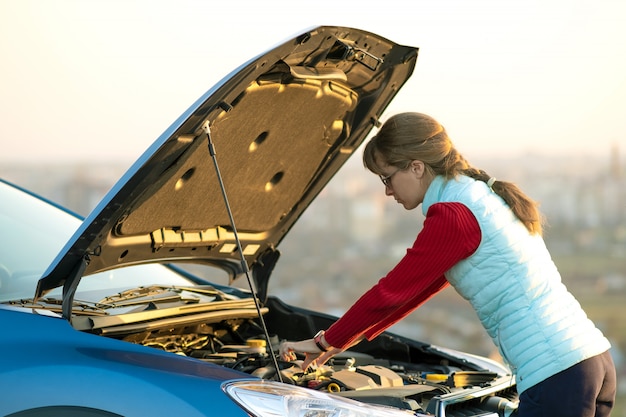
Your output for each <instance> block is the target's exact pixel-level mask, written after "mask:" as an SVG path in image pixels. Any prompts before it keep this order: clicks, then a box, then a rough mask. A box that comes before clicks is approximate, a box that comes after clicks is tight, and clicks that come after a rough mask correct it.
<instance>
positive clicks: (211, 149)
mask: <svg viewBox="0 0 626 417" xmlns="http://www.w3.org/2000/svg"><path fill="white" fill-rule="evenodd" d="M202 128H203V129H204V131H205V132H206V136H207V140H208V147H209V154H211V159H212V160H213V165H214V166H215V173H216V175H217V180H218V182H219V183H220V189H221V190H222V197H223V199H224V205H225V206H226V211H227V212H228V218H229V219H230V225H231V227H232V228H233V235H234V236H235V242H236V244H237V250H238V251H239V255H240V256H241V267H242V269H243V271H244V273H245V274H246V279H247V280H248V286H249V287H250V292H251V293H252V299H253V300H254V305H255V307H256V311H257V314H258V316H259V320H260V322H261V325H262V327H263V333H264V335H265V338H266V339H267V346H268V347H269V350H270V355H271V356H272V361H273V362H274V367H275V368H276V374H277V376H278V380H279V381H280V382H283V376H282V374H281V373H280V368H279V367H278V359H277V358H276V355H275V354H274V348H273V347H272V343H271V340H270V335H269V332H268V331H267V326H266V325H265V319H264V318H263V314H261V306H260V305H259V299H258V297H257V294H256V290H255V288H254V285H253V283H252V279H251V278H250V268H248V263H247V262H246V257H245V255H244V254H243V249H242V247H241V241H240V240H239V235H238V234H237V227H236V226H235V219H234V218H233V213H232V210H231V209H230V203H229V202H228V195H227V194H226V187H224V181H223V180H222V174H221V173H220V168H219V166H218V164H217V156H216V152H215V146H214V145H213V140H212V139H211V128H210V125H209V121H208V120H207V121H205V122H204V125H203V126H202Z"/></svg>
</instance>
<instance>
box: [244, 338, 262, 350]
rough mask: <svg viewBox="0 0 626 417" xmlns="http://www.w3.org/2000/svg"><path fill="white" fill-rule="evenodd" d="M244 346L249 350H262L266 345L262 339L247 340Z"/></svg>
mask: <svg viewBox="0 0 626 417" xmlns="http://www.w3.org/2000/svg"><path fill="white" fill-rule="evenodd" d="M246 345H248V347H251V348H264V347H265V346H266V345H267V343H266V342H265V340H263V339H248V340H246Z"/></svg>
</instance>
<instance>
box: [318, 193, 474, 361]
mask: <svg viewBox="0 0 626 417" xmlns="http://www.w3.org/2000/svg"><path fill="white" fill-rule="evenodd" d="M480 240H481V232H480V227H479V226H478V222H477V221H476V218H475V217H474V215H473V214H472V212H471V211H470V210H469V209H468V208H467V207H466V206H465V205H463V204H461V203H436V204H433V205H432V206H431V207H430V208H429V210H428V213H427V214H426V219H425V220H424V227H423V229H422V231H421V232H420V233H419V234H418V235H417V238H416V239H415V242H414V243H413V246H412V247H411V248H409V249H407V252H406V255H405V256H404V257H403V258H402V260H401V261H400V263H398V264H397V265H396V266H395V268H393V269H392V270H391V271H390V272H389V273H388V274H387V276H385V277H383V278H381V279H380V281H378V283H377V284H376V285H374V286H373V287H372V288H371V289H370V290H369V291H367V292H366V293H365V294H363V296H361V298H359V300H358V301H357V302H356V303H355V304H354V305H353V306H352V307H350V309H349V310H348V311H347V312H346V313H345V314H344V315H343V317H341V318H340V319H339V320H337V321H336V322H335V323H334V324H333V325H332V326H331V327H330V328H329V329H328V330H326V333H325V335H324V337H325V339H326V341H327V342H328V343H329V344H330V345H331V346H334V347H338V348H342V349H346V348H348V347H349V346H351V345H352V344H353V343H354V342H355V341H356V340H357V339H360V338H362V337H366V338H367V339H368V340H372V339H373V338H375V337H376V336H378V335H379V334H380V333H382V332H383V331H385V330H386V329H387V328H389V327H390V326H391V325H393V324H395V323H396V322H398V321H400V320H401V319H403V318H404V317H406V316H407V315H408V314H410V313H411V312H413V311H414V310H415V309H416V308H418V307H419V306H420V305H422V304H423V303H424V302H426V301H427V300H428V299H429V298H430V297H432V296H433V295H435V294H436V293H438V292H439V291H441V290H442V289H444V288H445V287H446V286H447V285H448V281H447V280H446V277H445V275H444V274H445V272H446V271H447V270H448V269H450V268H451V267H453V266H454V265H455V264H456V263H457V262H459V261H460V260H462V259H465V258H467V257H469V256H470V255H471V254H473V253H474V251H475V250H476V249H477V248H478V245H479V244H480Z"/></svg>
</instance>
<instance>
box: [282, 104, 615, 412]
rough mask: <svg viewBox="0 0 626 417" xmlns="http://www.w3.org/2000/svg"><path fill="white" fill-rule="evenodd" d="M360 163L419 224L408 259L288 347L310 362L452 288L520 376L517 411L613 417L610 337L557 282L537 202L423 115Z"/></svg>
mask: <svg viewBox="0 0 626 417" xmlns="http://www.w3.org/2000/svg"><path fill="white" fill-rule="evenodd" d="M363 161H364V164H365V166H366V167H367V168H368V169H369V170H370V171H372V172H373V173H375V174H378V175H379V176H380V178H381V180H382V182H383V184H384V185H385V194H386V195H388V196H393V197H394V199H395V200H396V201H397V202H398V203H400V204H402V206H404V208H405V209H407V210H413V209H415V208H417V207H418V206H419V205H422V211H423V213H424V215H425V216H426V218H425V220H424V226H423V229H422V231H421V232H420V233H419V234H418V236H417V238H416V240H415V242H414V243H413V246H412V247H411V248H409V249H408V250H407V253H406V255H405V256H404V258H403V259H402V260H401V261H400V262H399V263H398V264H397V265H396V267H395V268H394V269H392V270H391V271H390V272H389V273H388V274H387V276H385V277H383V278H382V279H381V280H380V281H379V282H378V283H377V284H376V285H375V286H374V287H372V288H371V289H370V290H369V291H367V292H366V293H365V294H364V295H363V296H362V297H361V298H360V299H359V300H358V301H357V302H356V303H355V304H354V305H353V306H352V307H351V308H350V309H349V310H348V311H347V312H346V313H345V314H344V316H343V317H341V318H340V319H339V320H337V321H336V322H335V323H334V324H333V325H332V326H331V327H330V328H328V329H327V330H325V331H320V332H319V333H318V334H317V335H316V336H315V337H314V338H313V339H308V340H303V341H299V342H289V341H287V342H283V343H282V344H281V347H280V354H281V357H282V358H283V359H284V360H294V359H295V354H296V353H303V354H305V355H306V356H305V357H306V358H305V360H304V362H303V368H304V369H306V368H308V366H309V365H310V364H312V363H315V364H317V365H321V364H323V363H325V362H326V361H327V360H328V359H330V358H331V357H332V356H334V355H336V354H337V353H339V352H342V351H344V350H346V349H347V348H349V347H350V346H353V345H354V344H356V343H358V342H359V341H360V340H362V339H363V338H367V339H368V340H371V339H373V338H375V337H376V336H377V335H379V334H380V333H381V332H383V331H384V330H385V329H387V328H388V327H390V326H391V325H393V324H394V323H396V322H398V321H399V320H401V319H402V318H404V317H405V316H406V315H408V314H409V313H411V312H412V311H414V310H415V309H416V308H417V307H419V306H420V305H421V304H422V303H424V302H425V301H426V300H427V299H429V298H430V297H431V296H433V295H434V294H436V293H437V292H439V291H440V290H441V289H443V288H444V287H446V286H447V285H448V284H451V285H452V286H453V287H454V288H455V289H456V290H457V291H458V292H459V293H460V294H461V296H463V297H464V298H466V299H467V300H468V301H469V302H470V303H471V305H472V306H473V308H474V309H475V310H476V313H477V314H478V317H479V319H480V321H481V323H482V324H483V326H484V327H485V329H486V330H487V332H488V334H489V335H490V336H491V337H492V339H493V341H494V343H495V344H496V346H497V347H498V349H499V351H500V353H501V355H502V357H503V358H504V359H505V360H506V361H507V363H508V364H509V365H510V366H511V368H512V370H513V372H514V374H515V375H516V381H517V389H518V392H519V393H520V404H519V409H518V415H519V416H522V417H528V416H533V417H540V416H550V417H558V416H566V415H567V416H596V417H598V416H608V415H609V414H610V410H611V408H612V406H613V402H614V398H615V391H616V375H615V367H614V365H613V361H612V359H611V356H610V354H609V352H608V350H609V348H610V344H609V342H608V340H607V339H606V338H605V337H604V336H603V335H602V333H601V332H600V331H599V330H598V329H597V328H596V327H595V326H594V324H593V323H592V322H591V321H590V320H589V319H588V318H587V316H586V314H585V313H584V311H583V310H582V309H581V307H580V305H579V304H578V302H577V301H576V300H575V299H574V297H573V296H572V295H571V294H570V293H569V292H568V291H567V289H566V288H565V286H564V285H563V284H562V283H561V277H560V275H559V272H558V271H557V269H556V267H555V265H554V263H553V262H552V260H551V257H550V254H549V253H548V250H547V249H546V247H545V244H544V241H543V239H542V222H541V220H542V219H541V215H540V213H539V210H538V208H537V204H536V203H535V202H533V201H532V200H531V199H530V198H528V196H526V195H525V194H524V193H523V192H522V191H521V190H520V189H519V188H518V187H517V186H516V185H514V184H512V183H509V182H504V181H497V180H495V178H491V177H490V176H489V175H487V174H486V173H485V172H484V171H481V170H478V169H476V168H473V167H471V166H470V165H469V164H468V163H467V161H466V160H465V159H464V158H463V157H462V156H461V155H460V154H459V153H458V152H457V150H456V149H455V148H454V146H453V145H452V143H451V141H450V139H449V138H448V135H447V134H446V131H445V129H444V128H443V127H442V126H441V125H440V124H439V123H438V122H437V121H436V120H434V119H433V118H431V117H429V116H427V115H424V114H420V113H401V114H398V115H395V116H393V117H391V118H390V119H389V120H388V121H387V122H386V123H385V124H384V125H383V126H382V127H381V129H380V131H379V132H378V134H377V135H376V136H374V137H373V138H372V139H371V141H370V142H369V143H368V144H367V145H366V147H365V150H364V154H363Z"/></svg>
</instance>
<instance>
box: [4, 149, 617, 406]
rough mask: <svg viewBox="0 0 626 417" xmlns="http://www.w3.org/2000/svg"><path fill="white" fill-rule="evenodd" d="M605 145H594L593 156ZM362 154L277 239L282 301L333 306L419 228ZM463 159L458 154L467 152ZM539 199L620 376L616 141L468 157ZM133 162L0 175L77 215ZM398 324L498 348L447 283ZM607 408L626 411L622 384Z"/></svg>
mask: <svg viewBox="0 0 626 417" xmlns="http://www.w3.org/2000/svg"><path fill="white" fill-rule="evenodd" d="M600 154H602V153H600ZM360 155H361V152H360V151H359V152H358V154H357V155H355V156H354V157H353V158H352V159H351V160H350V161H349V162H348V163H347V164H346V166H345V167H344V168H343V169H342V170H341V172H339V173H338V174H337V175H336V176H335V177H334V178H333V180H332V181H331V182H330V184H329V186H328V187H327V188H326V189H325V190H324V191H323V192H322V193H321V194H320V195H319V197H318V198H317V199H316V200H315V202H314V204H313V205H312V206H311V207H309V209H308V210H307V211H306V212H305V214H304V215H303V216H302V218H301V219H300V220H299V221H298V223H297V224H296V226H295V227H294V228H293V229H292V230H291V232H290V233H289V235H288V236H287V237H286V238H285V240H284V241H283V242H282V243H281V245H280V249H281V252H282V257H281V260H280V261H279V264H278V266H277V267H276V269H275V272H274V276H273V277H272V280H271V282H270V292H271V293H273V294H275V295H278V296H279V297H281V298H283V299H284V300H285V301H287V302H289V303H292V304H295V305H299V306H303V307H307V308H313V309H316V310H320V311H324V312H328V313H332V314H336V315H341V314H342V313H343V312H344V311H345V310H346V309H347V308H348V307H349V306H350V305H351V304H352V303H353V302H354V301H355V300H356V299H357V298H358V297H359V296H360V295H361V294H362V293H363V292H364V291H366V290H367V289H368V288H369V287H370V286H371V285H373V284H374V283H375V282H376V281H377V280H378V279H380V278H381V277H382V276H384V275H385V274H386V272H387V271H388V270H389V269H391V268H392V267H393V266H394V265H395V263H396V262H397V261H398V260H399V259H400V258H401V257H402V256H403V254H404V252H405V251H406V248H407V247H409V246H410V245H411V244H412V242H413V240H414V239H415V236H416V235H417V233H418V232H419V230H420V229H421V225H422V221H423V217H422V215H421V210H420V209H417V210H413V211H410V212H407V211H405V210H404V209H403V208H402V207H401V206H400V205H397V204H396V203H395V202H394V201H393V199H391V198H389V197H386V196H385V195H384V189H383V186H382V184H381V183H380V181H379V179H378V178H377V177H376V176H374V175H372V174H370V173H369V172H368V171H366V170H365V168H364V167H363V166H362V164H361V161H360ZM466 156H467V155H466ZM468 159H469V160H470V162H471V163H472V164H473V165H475V166H477V167H479V168H482V169H484V170H486V171H487V172H489V173H490V174H491V175H492V176H495V177H497V178H499V179H502V180H507V181H514V182H516V183H517V184H518V185H520V186H521V187H522V188H523V189H524V190H525V191H526V192H527V193H528V194H529V195H530V196H531V197H532V198H534V199H535V200H537V201H539V203H540V205H541V209H542V212H543V213H544V215H545V216H546V219H547V227H546V231H545V240H546V243H547V245H548V248H549V249H550V250H551V252H552V255H553V258H554V260H555V262H556V264H557V266H558V267H559V269H560V270H561V273H562V276H563V281H564V283H565V284H566V285H567V287H568V288H569V289H570V291H571V292H572V293H573V294H574V295H575V296H576V297H577V298H578V300H579V301H580V303H581V304H582V305H583V307H584V309H585V310H586V311H587V314H588V315H589V316H590V317H591V319H592V320H594V322H595V323H596V324H597V325H598V326H599V327H600V328H601V329H602V330H603V331H604V333H605V334H606V335H607V336H608V337H609V339H610V340H611V342H612V344H613V349H612V353H613V358H614V360H615V362H616V365H617V367H618V380H624V378H625V377H626V358H625V356H624V354H625V353H626V320H624V316H625V314H626V303H625V301H626V210H624V208H625V207H626V175H625V171H626V169H625V168H626V163H625V159H624V157H623V156H622V155H621V154H620V148H619V147H618V145H617V144H615V145H614V146H613V147H611V148H610V149H606V152H605V153H604V156H590V155H580V156H579V157H576V156H572V155H568V156H560V155H542V154H532V153H525V154H519V155H517V156H511V155H509V156H490V157H485V156H483V157H481V156H474V157H468ZM129 166H130V163H128V164H127V163H125V162H117V163H105V162H99V163H90V162H85V163H74V164H58V165H55V164H45V163H37V164H29V163H25V162H20V163H15V164H12V163H7V162H2V164H1V165H0V177H2V178H4V179H7V180H9V181H12V182H15V183H17V184H19V185H21V186H23V187H25V188H28V189H31V190H33V191H35V192H37V193H39V194H41V195H43V196H44V197H46V198H49V199H51V200H53V201H55V202H58V203H60V204H62V205H65V206H66V207H68V208H70V209H72V210H74V211H75V212H77V213H79V214H82V215H86V214H88V213H89V211H90V210H92V209H93V208H94V207H95V205H96V204H97V202H98V201H99V200H100V199H101V198H102V197H103V196H104V194H105V193H106V192H107V191H108V190H109V188H110V187H111V186H112V185H113V184H114V182H115V181H117V179H118V178H119V177H120V176H121V175H122V174H123V173H124V172H125V171H126V169H127V168H128V167H129ZM393 330H394V331H395V332H397V333H400V334H403V335H406V336H409V337H413V338H417V339H419V340H422V341H425V342H429V343H433V344H438V345H442V346H446V347H450V348H455V349H459V350H464V351H469V352H472V353H476V354H480V355H485V356H491V357H496V358H497V354H496V352H495V351H494V345H493V344H492V342H491V340H490V339H489V337H488V336H487V335H486V333H485V332H484V331H483V329H482V327H481V325H480V323H479V322H478V320H477V318H476V316H475V314H474V312H473V310H472V309H471V307H470V306H469V304H468V303H467V302H466V301H465V300H463V299H462V298H461V297H459V296H458V295H457V294H456V293H455V292H454V290H452V289H446V290H444V291H443V292H442V293H440V294H438V295H437V296H436V297H434V298H433V299H431V300H430V301H428V302H427V303H426V304H425V305H424V306H423V307H422V308H420V309H418V310H417V311H416V312H414V313H413V314H412V315H410V316H409V317H408V318H406V319H405V320H403V321H402V322H401V323H399V324H398V325H396V326H395V327H394V328H393ZM619 386H620V392H619V398H620V400H619V401H618V406H617V409H616V410H615V412H614V414H613V415H614V416H619V417H622V416H626V410H625V409H624V407H623V405H622V404H623V403H624V402H625V401H624V399H625V398H626V384H625V383H623V382H621V383H620V385H619Z"/></svg>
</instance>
